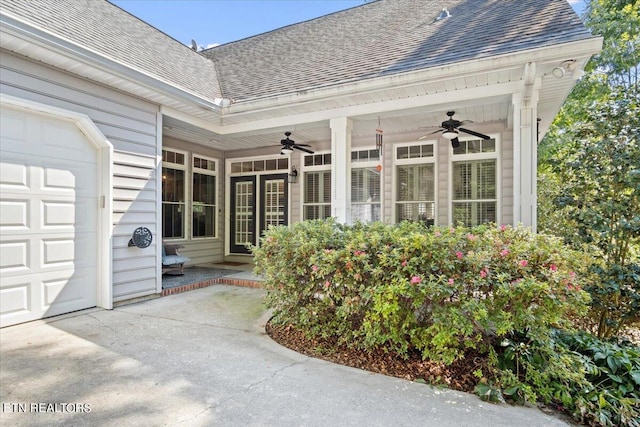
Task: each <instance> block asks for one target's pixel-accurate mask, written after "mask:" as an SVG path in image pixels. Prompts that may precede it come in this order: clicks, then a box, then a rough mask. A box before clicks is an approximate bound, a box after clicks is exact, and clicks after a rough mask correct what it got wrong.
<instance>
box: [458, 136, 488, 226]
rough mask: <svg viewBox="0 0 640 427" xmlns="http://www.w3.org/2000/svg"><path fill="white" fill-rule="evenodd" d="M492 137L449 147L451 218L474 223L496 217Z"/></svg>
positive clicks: (468, 224) (484, 221)
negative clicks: (451, 149)
mask: <svg viewBox="0 0 640 427" xmlns="http://www.w3.org/2000/svg"><path fill="white" fill-rule="evenodd" d="M496 153H497V150H496V141H495V139H489V140H473V141H460V146H459V147H457V148H454V149H453V164H452V175H453V176H452V183H453V202H452V211H453V215H452V220H453V223H454V224H457V223H462V224H464V225H465V226H475V225H478V224H483V223H486V222H496V221H497V216H498V214H497V205H498V158H497V154H496Z"/></svg>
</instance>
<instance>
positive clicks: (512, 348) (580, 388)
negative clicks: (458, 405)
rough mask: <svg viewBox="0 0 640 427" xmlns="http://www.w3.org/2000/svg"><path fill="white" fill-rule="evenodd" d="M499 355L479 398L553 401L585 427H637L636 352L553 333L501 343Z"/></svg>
mask: <svg viewBox="0 0 640 427" xmlns="http://www.w3.org/2000/svg"><path fill="white" fill-rule="evenodd" d="M500 350H501V351H500V352H499V354H497V355H496V362H497V363H496V367H497V368H498V369H499V370H498V371H497V372H496V373H495V377H494V378H493V381H492V382H491V383H481V384H479V385H478V386H477V387H476V392H477V393H478V394H479V395H480V396H481V397H483V398H484V399H486V400H492V401H500V400H501V399H503V394H504V395H506V396H508V397H510V398H513V399H514V400H520V401H522V400H541V401H543V402H545V403H552V402H553V403H556V404H558V405H560V406H561V407H562V408H564V409H566V410H568V411H569V412H570V413H571V414H572V416H573V417H574V418H575V419H577V420H579V421H581V422H583V423H587V424H589V425H600V426H630V427H638V426H640V348H638V347H634V346H632V345H630V344H628V343H627V344H618V343H616V342H608V341H602V340H600V339H598V338H597V337H595V336H593V335H591V334H588V333H584V332H571V333H569V332H566V331H554V333H553V334H552V335H551V336H550V339H548V340H545V341H538V340H528V339H526V338H524V337H516V338H514V339H506V340H504V341H503V343H502V348H501V349H500Z"/></svg>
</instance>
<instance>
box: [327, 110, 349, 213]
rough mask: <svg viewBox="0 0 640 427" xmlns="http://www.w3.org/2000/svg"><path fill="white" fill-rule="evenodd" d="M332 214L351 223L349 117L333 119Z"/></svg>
mask: <svg viewBox="0 0 640 427" xmlns="http://www.w3.org/2000/svg"><path fill="white" fill-rule="evenodd" d="M329 126H330V127H331V215H332V216H333V217H335V218H336V219H337V220H338V222H341V223H343V224H350V223H351V130H352V129H353V123H352V121H351V119H350V118H348V117H339V118H336V119H331V121H330V122H329Z"/></svg>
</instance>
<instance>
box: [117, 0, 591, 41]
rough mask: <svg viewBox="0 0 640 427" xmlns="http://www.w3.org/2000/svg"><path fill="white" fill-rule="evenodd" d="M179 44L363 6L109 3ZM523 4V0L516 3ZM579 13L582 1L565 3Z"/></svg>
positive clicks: (326, 0)
mask: <svg viewBox="0 0 640 427" xmlns="http://www.w3.org/2000/svg"><path fill="white" fill-rule="evenodd" d="M110 1H111V3H114V4H116V5H118V6H119V7H121V8H122V9H124V10H126V11H127V12H129V13H131V14H133V15H135V16H137V17H138V18H140V19H142V20H143V21H146V22H147V23H149V24H151V25H153V26H154V27H156V28H158V29H159V30H161V31H163V32H164V33H165V34H168V35H169V36H171V37H173V38H174V39H176V40H178V41H180V42H181V43H183V44H185V45H187V46H191V40H195V41H196V43H197V44H198V46H199V47H201V48H206V47H211V46H214V45H216V44H223V43H228V42H231V41H236V40H240V39H243V38H246V37H250V36H254V35H256V34H261V33H264V32H267V31H271V30H274V29H276V28H280V27H284V26H286V25H290V24H295V23H297V22H302V21H306V20H309V19H313V18H317V17H319V16H322V15H326V14H329V13H332V12H337V11H339V10H344V9H349V8H351V7H355V6H359V5H362V4H363V3H365V0H275V1H274V0H110ZM520 1H527V0H520ZM568 1H569V3H571V5H572V6H573V8H574V10H576V11H577V12H578V14H580V13H581V12H582V10H583V9H584V1H583V0H568Z"/></svg>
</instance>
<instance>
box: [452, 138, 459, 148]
mask: <svg viewBox="0 0 640 427" xmlns="http://www.w3.org/2000/svg"><path fill="white" fill-rule="evenodd" d="M451 146H452V147H453V148H458V147H460V140H459V139H458V138H453V139H452V140H451Z"/></svg>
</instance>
